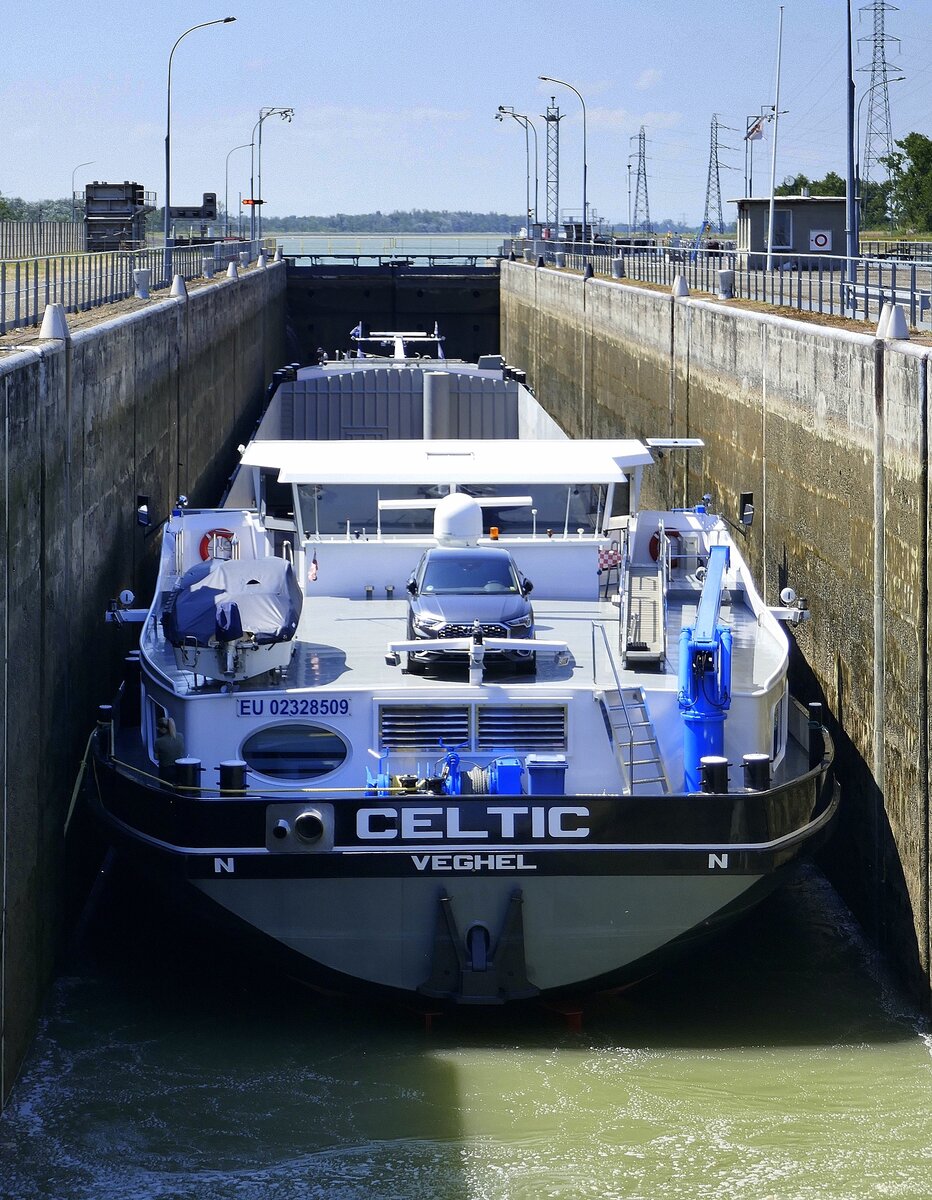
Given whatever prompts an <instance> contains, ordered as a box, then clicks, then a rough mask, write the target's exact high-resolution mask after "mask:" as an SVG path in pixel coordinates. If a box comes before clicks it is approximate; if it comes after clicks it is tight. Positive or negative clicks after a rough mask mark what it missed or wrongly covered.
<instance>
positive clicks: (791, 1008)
mask: <svg viewBox="0 0 932 1200" xmlns="http://www.w3.org/2000/svg"><path fill="white" fill-rule="evenodd" d="M930 1114H932V1039H930V1037H929V1035H928V1033H927V1032H925V1031H924V1029H923V1027H922V1026H921V1025H920V1023H919V1021H918V1018H917V1016H916V1014H915V1013H914V1012H912V1011H911V1010H910V1009H909V1007H908V1006H907V1005H906V1004H905V1003H904V1002H903V1001H902V999H901V998H900V997H899V996H898V994H897V992H896V991H895V989H894V988H893V987H892V986H891V985H890V984H889V982H888V981H887V979H886V977H885V975H884V973H883V971H882V970H881V969H880V968H879V966H878V964H877V963H876V962H875V961H874V960H873V958H872V956H871V954H870V952H869V950H868V949H867V947H866V946H865V945H864V943H863V941H862V940H861V938H860V936H859V933H858V931H857V928H856V926H855V925H854V924H853V922H852V921H851V919H850V917H849V916H848V914H847V912H846V910H845V909H844V908H843V906H842V905H841V904H840V902H839V901H838V899H837V898H836V896H835V894H834V892H832V890H831V889H830V887H829V886H828V885H827V884H826V883H825V882H824V880H823V879H822V878H821V876H820V875H819V874H818V873H817V872H815V871H814V870H812V869H809V870H807V871H805V872H804V873H803V874H802V876H801V877H800V878H799V879H798V880H797V881H795V882H794V883H793V884H792V885H791V886H790V887H789V888H787V889H785V890H784V891H783V892H782V893H780V894H778V895H777V896H775V897H773V898H771V900H769V901H767V902H766V903H765V905H764V906H763V907H762V908H761V909H759V910H758V911H757V912H756V913H755V914H754V915H753V916H752V917H751V918H750V919H749V920H747V921H746V922H744V923H743V924H742V925H741V926H740V927H739V928H738V929H737V930H736V931H734V933H733V935H732V936H730V937H729V938H727V939H726V940H724V941H721V942H719V943H718V944H716V945H715V946H714V947H713V948H712V949H710V950H708V951H706V952H705V953H704V954H703V955H702V956H701V957H700V958H698V959H694V960H692V961H691V962H690V963H688V964H686V965H683V966H681V967H679V968H677V969H676V970H669V971H667V972H666V973H665V974H663V975H662V976H657V977H656V978H655V979H653V980H651V981H649V982H648V983H647V984H644V985H642V986H641V987H639V988H638V989H636V990H634V991H632V992H629V993H627V994H625V995H620V996H614V997H601V998H598V999H595V1000H592V1001H590V1002H588V1003H587V1004H586V1005H585V1006H584V1010H583V1020H582V1028H581V1029H579V1030H574V1029H573V1028H572V1027H571V1024H570V1023H569V1022H568V1021H567V1020H566V1019H565V1017H564V1016H563V1015H561V1014H560V1013H557V1012H554V1011H552V1010H549V1009H546V1008H543V1007H539V1006H535V1007H532V1008H531V1009H530V1010H525V1011H522V1012H520V1013H516V1014H512V1013H510V1012H502V1011H490V1010H481V1011H475V1010H471V1011H468V1012H458V1013H456V1014H454V1015H453V1016H444V1017H440V1018H438V1019H436V1020H435V1021H434V1023H433V1028H432V1030H431V1031H430V1032H428V1031H426V1029H425V1027H424V1022H423V1021H422V1020H421V1019H420V1018H419V1017H417V1016H416V1015H415V1014H413V1013H411V1012H407V1011H404V1010H399V1009H387V1010H386V1009H383V1010H381V1011H376V1010H374V1009H372V1008H371V1007H365V1006H362V1005H357V1004H353V1003H349V1002H347V1001H346V1000H341V999H339V998H333V997H321V996H318V995H316V994H314V993H310V992H308V991H307V990H305V989H303V988H302V987H300V986H299V985H297V984H294V983H290V982H289V981H287V980H284V979H282V978H280V977H278V976H274V975H269V974H267V973H265V972H261V971H258V970H255V969H254V968H253V967H252V966H251V965H248V964H239V963H237V962H236V961H234V960H233V959H232V958H231V957H230V955H229V954H228V953H227V952H226V951H225V949H224V950H223V951H222V952H221V951H220V950H219V949H218V948H216V947H214V946H213V945H212V944H211V942H210V941H208V940H206V939H204V938H203V937H202V936H200V935H199V934H198V932H197V931H196V930H192V929H190V928H188V927H187V925H186V923H185V922H177V921H175V920H174V919H172V918H169V917H167V916H165V915H164V914H162V913H160V912H159V911H157V910H156V909H154V908H147V906H146V905H145V903H144V902H143V901H142V900H141V899H139V898H138V897H136V896H135V894H134V891H133V888H132V887H131V886H127V881H126V880H125V879H123V878H122V877H121V876H120V875H119V874H117V875H116V876H115V877H114V879H113V881H112V882H111V884H110V885H108V887H107V888H106V889H105V891H104V893H103V896H102V899H101V903H100V905H99V906H98V908H97V910H96V911H95V913H94V916H93V919H92V920H91V922H90V924H89V927H88V929H87V932H86V934H85V937H84V939H83V941H82V944H81V948H80V951H79V953H78V955H77V957H76V958H75V959H74V961H73V962H72V963H71V964H70V965H69V971H68V973H67V974H65V975H62V977H61V978H60V979H59V980H58V982H57V983H56V985H55V987H54V989H53V991H52V994H51V997H50V1001H49V1004H48V1009H47V1012H46V1015H45V1017H44V1019H43V1022H42V1025H41V1029H40V1031H39V1036H38V1038H37V1040H36V1043H35V1046H34V1049H33V1052H32V1054H31V1057H30V1059H29V1061H28V1062H27V1064H26V1067H25V1070H24V1072H23V1075H22V1077H21V1078H20V1080H19V1082H18V1084H17V1086H16V1089H15V1090H14V1094H13V1097H12V1100H11V1102H10V1104H9V1106H8V1108H7V1111H6V1113H5V1114H4V1116H3V1118H2V1119H0V1164H2V1165H0V1196H3V1197H17V1198H21V1200H28V1198H32V1197H36V1198H39V1197H41V1198H43V1200H47V1198H50V1197H54V1198H56V1200H66V1198H67V1200H92V1198H93V1200H102V1198H107V1200H181V1198H184V1200H188V1198H190V1200H195V1198H197V1200H221V1198H223V1200H253V1198H255V1200H260V1198H261V1200H267V1198H268V1200H299V1198H300V1200H304V1198H309V1197H321V1198H323V1197H327V1198H328V1200H351V1198H352V1200H356V1198H359V1200H361V1198H362V1197H367V1198H374V1200H382V1198H386V1200H387V1198H399V1200H402V1198H404V1200H408V1198H418V1200H420V1198H424V1200H460V1198H462V1200H466V1198H469V1200H486V1198H488V1200H504V1198H508V1200H532V1198H533V1200H540V1198H547V1197H559V1198H566V1200H577V1198H588V1197H593V1198H596V1197H598V1198H600V1200H610V1198H613V1197H632V1198H633V1197H637V1198H643V1200H668V1198H669V1200H673V1198H674V1197H675V1198H676V1200H686V1198H690V1200H711V1198H713V1197H714V1198H722V1200H725V1198H726V1197H727V1198H728V1200H741V1198H744V1197H747V1198H748V1200H769V1198H773V1200H776V1198H779V1200H791V1198H792V1200H810V1198H811V1200H841V1198H845V1200H849V1198H850V1200H864V1198H866V1197H909V1198H910V1200H913V1198H915V1200H919V1198H922V1197H930V1196H932V1115H930Z"/></svg>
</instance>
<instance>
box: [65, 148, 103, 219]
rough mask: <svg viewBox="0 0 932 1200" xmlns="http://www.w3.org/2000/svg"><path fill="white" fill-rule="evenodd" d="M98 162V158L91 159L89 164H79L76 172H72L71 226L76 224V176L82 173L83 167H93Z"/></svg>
mask: <svg viewBox="0 0 932 1200" xmlns="http://www.w3.org/2000/svg"><path fill="white" fill-rule="evenodd" d="M96 161H97V159H96V158H92V159H91V160H90V161H89V162H83V163H78V165H77V166H76V167H75V169H74V170H73V171H72V172H71V224H72V225H73V224H74V222H75V215H74V177H75V175H77V173H78V171H80V170H81V168H82V167H90V166H93V164H94V163H95V162H96Z"/></svg>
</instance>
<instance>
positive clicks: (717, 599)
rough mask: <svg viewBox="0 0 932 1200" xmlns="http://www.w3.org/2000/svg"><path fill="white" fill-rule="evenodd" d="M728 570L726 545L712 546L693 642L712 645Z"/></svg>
mask: <svg viewBox="0 0 932 1200" xmlns="http://www.w3.org/2000/svg"><path fill="white" fill-rule="evenodd" d="M727 570H728V547H727V546H713V547H712V548H711V549H710V550H709V562H708V566H707V568H706V577H705V583H704V584H703V586H702V595H701V596H700V597H699V608H698V610H697V612H696V624H695V626H694V627H693V643H694V644H699V645H702V646H711V645H714V643H715V641H716V637H715V629H716V626H717V625H718V614H719V609H720V608H721V607H722V591H723V590H724V587H725V572H726V571H727Z"/></svg>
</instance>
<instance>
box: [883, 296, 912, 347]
mask: <svg viewBox="0 0 932 1200" xmlns="http://www.w3.org/2000/svg"><path fill="white" fill-rule="evenodd" d="M883 336H884V340H885V341H888V342H891V341H900V340H905V341H908V340H909V325H908V324H907V323H906V313H905V312H903V306H902V304H894V305H893V307H892V308H891V309H890V320H889V322H888V323H887V328H886V331H885V333H884V335H883Z"/></svg>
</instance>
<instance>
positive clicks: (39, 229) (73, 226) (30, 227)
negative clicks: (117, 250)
mask: <svg viewBox="0 0 932 1200" xmlns="http://www.w3.org/2000/svg"><path fill="white" fill-rule="evenodd" d="M83 249H84V222H83V221H0V259H5V258H23V257H26V256H29V257H35V256H41V255H46V254H80V253H81V251H83Z"/></svg>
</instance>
